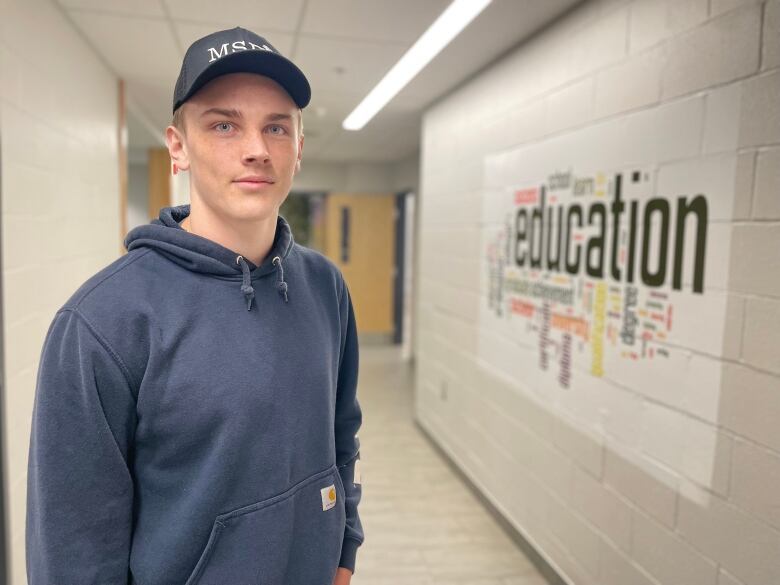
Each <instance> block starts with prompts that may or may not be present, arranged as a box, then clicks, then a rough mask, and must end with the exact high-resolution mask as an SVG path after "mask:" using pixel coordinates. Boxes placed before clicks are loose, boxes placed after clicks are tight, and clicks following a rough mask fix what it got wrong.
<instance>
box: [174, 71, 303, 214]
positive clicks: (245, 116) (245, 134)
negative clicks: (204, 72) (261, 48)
mask: <svg viewBox="0 0 780 585" xmlns="http://www.w3.org/2000/svg"><path fill="white" fill-rule="evenodd" d="M182 107H183V108H184V109H183V110H182V113H183V118H184V133H182V132H181V131H180V130H178V129H177V128H175V127H173V126H169V127H168V128H167V129H166V141H167V143H168V149H169V152H170V154H171V158H173V159H174V161H176V164H177V166H178V167H179V168H180V169H182V170H189V171H190V188H191V191H192V193H191V197H192V198H193V199H194V198H195V197H196V196H197V197H199V198H200V200H201V201H202V202H203V203H204V204H205V205H207V206H209V208H210V209H211V210H212V211H213V212H214V213H215V214H217V215H219V216H222V217H224V218H226V219H230V220H249V221H252V220H260V219H266V218H269V217H272V216H273V215H274V214H276V213H278V210H279V206H280V205H281V204H282V203H283V202H284V200H285V199H286V197H287V195H288V193H289V192H290V187H291V185H292V179H293V176H294V175H295V173H297V172H298V170H299V169H300V161H301V153H302V152H303V135H299V130H300V126H299V125H300V117H299V110H298V106H297V105H296V104H295V102H293V100H292V98H291V97H290V95H289V94H288V93H287V92H286V91H285V90H284V89H283V88H282V87H281V86H280V85H279V84H277V83H276V82H275V81H273V80H272V79H270V78H268V77H265V76H262V75H256V74H253V73H230V74H226V75H221V76H219V77H217V78H215V79H212V80H211V81H210V82H208V83H207V84H206V85H204V86H203V87H202V88H201V89H200V90H198V92H197V93H196V94H195V95H193V96H192V97H191V98H190V99H189V100H187V102H186V103H185V104H184V105H183V106H182Z"/></svg>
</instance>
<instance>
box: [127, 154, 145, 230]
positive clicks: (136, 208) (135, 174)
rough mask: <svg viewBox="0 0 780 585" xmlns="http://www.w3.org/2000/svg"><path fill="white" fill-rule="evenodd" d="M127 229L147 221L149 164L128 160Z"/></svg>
mask: <svg viewBox="0 0 780 585" xmlns="http://www.w3.org/2000/svg"><path fill="white" fill-rule="evenodd" d="M127 169H128V170H127V230H128V231H130V230H131V229H133V228H134V227H136V226H139V225H142V224H147V223H149V166H148V165H147V164H146V162H132V161H129V164H128V166H127Z"/></svg>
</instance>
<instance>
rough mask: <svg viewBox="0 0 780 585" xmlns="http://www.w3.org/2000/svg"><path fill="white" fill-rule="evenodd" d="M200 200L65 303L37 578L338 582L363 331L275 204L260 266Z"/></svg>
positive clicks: (352, 485) (89, 582)
mask: <svg viewBox="0 0 780 585" xmlns="http://www.w3.org/2000/svg"><path fill="white" fill-rule="evenodd" d="M188 214H189V205H182V206H177V207H167V208H164V209H163V210H162V211H161V212H160V216H159V218H158V219H154V220H153V221H152V222H151V223H149V224H147V225H143V226H139V227H137V228H135V229H133V230H131V231H130V232H129V233H128V235H127V237H126V239H125V246H126V247H127V249H128V253H127V254H126V255H124V256H122V257H121V258H119V259H118V260H116V261H115V262H113V263H112V264H110V265H109V266H107V267H106V268H104V269H103V270H101V271H100V272H98V273H97V274H95V275H94V276H92V277H91V278H90V279H89V280H87V281H86V282H85V283H84V284H83V285H82V286H81V287H80V288H79V289H78V290H77V291H76V292H75V293H74V294H73V296H72V297H71V298H70V299H69V300H68V301H67V302H66V303H65V304H64V305H63V306H62V308H61V309H60V310H59V311H58V312H57V313H56V315H55V317H54V320H53V321H52V323H51V326H50V327H49V330H48V333H47V335H46V339H45V342H44V345H43V350H42V353H41V361H40V366H39V370H38V377H37V383H36V394H35V402H34V410H33V418H32V434H31V437H30V450H29V468H28V470H29V472H28V484H27V488H28V492H27V526H26V544H27V550H26V555H27V557H26V560H27V575H28V581H29V585H119V584H123V585H124V584H136V585H195V584H196V583H197V584H198V585H309V584H311V585H331V584H332V582H333V578H334V576H335V574H336V569H337V567H339V566H342V567H346V568H348V569H350V570H352V571H354V569H355V558H356V554H357V548H358V546H360V544H361V543H362V542H363V538H364V536H363V528H362V525H361V522H360V518H359V516H358V504H359V502H360V498H361V485H360V473H359V469H356V466H357V465H358V461H359V455H360V453H359V447H360V443H359V440H358V437H357V432H358V429H359V427H360V425H361V421H362V414H361V409H360V406H359V403H358V400H357V380H358V338H357V331H356V326H355V316H354V313H353V309H352V301H351V298H350V295H349V291H348V289H347V286H346V284H345V282H344V279H343V276H342V274H341V272H340V270H339V269H338V267H337V266H336V265H335V264H333V263H332V262H331V261H330V260H328V259H327V258H326V257H325V256H323V255H322V254H320V253H318V252H316V251H314V250H311V249H308V248H305V247H303V246H301V245H299V244H296V243H294V241H293V237H292V233H291V231H290V226H289V224H288V223H287V221H286V220H285V219H284V218H283V217H282V216H279V217H278V220H277V226H276V232H275V239H274V243H273V247H272V249H271V252H270V253H269V254H268V256H267V257H266V259H265V260H263V262H262V264H261V265H260V266H256V265H254V264H253V263H252V262H251V261H249V260H247V259H245V258H243V257H242V256H239V255H238V254H236V253H235V252H233V251H231V250H229V249H227V248H225V247H223V246H221V245H220V244H217V243H216V242H213V241H211V240H208V239H206V238H203V237H201V236H198V235H195V234H192V233H189V232H187V231H185V230H184V229H183V228H181V227H180V226H179V222H181V220H183V219H184V218H185V217H186V216H187V215H188Z"/></svg>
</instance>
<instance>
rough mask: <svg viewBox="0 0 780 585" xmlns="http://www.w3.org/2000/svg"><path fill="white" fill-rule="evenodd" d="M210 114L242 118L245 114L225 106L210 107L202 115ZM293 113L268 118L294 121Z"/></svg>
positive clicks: (271, 115) (274, 120) (273, 115)
mask: <svg viewBox="0 0 780 585" xmlns="http://www.w3.org/2000/svg"><path fill="white" fill-rule="evenodd" d="M208 114H218V115H220V116H225V117H227V118H242V117H243V115H242V114H241V112H240V111H238V110H236V109H234V108H231V109H225V108H209V109H208V110H206V111H205V112H203V113H202V114H201V115H200V117H201V118H203V117H204V116H207V115H208ZM292 118H293V117H292V115H291V114H270V115H269V116H268V119H269V120H271V121H273V122H277V121H279V120H289V121H292Z"/></svg>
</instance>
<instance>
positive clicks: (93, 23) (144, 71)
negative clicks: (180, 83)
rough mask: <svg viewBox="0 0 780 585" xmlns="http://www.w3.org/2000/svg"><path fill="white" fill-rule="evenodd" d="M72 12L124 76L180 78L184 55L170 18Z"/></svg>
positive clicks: (84, 30) (88, 35) (93, 42)
mask: <svg viewBox="0 0 780 585" xmlns="http://www.w3.org/2000/svg"><path fill="white" fill-rule="evenodd" d="M71 15H72V17H73V20H74V22H75V23H76V26H78V27H79V28H80V29H81V32H82V33H83V34H84V36H86V37H87V38H88V39H89V40H90V41H91V42H92V44H93V45H94V46H95V48H96V49H97V50H99V51H101V53H102V54H103V56H104V57H105V59H106V60H107V61H108V62H109V63H110V64H111V66H112V67H113V68H114V70H115V71H116V72H117V74H119V75H120V76H121V77H125V78H127V77H132V76H154V77H160V78H162V79H167V78H172V79H173V81H172V83H174V82H175V81H176V77H177V76H178V74H179V68H180V67H181V57H180V56H179V49H178V48H177V47H176V43H175V42H174V40H173V35H172V34H171V29H170V27H169V26H168V23H167V22H166V21H162V20H160V21H157V20H145V19H136V18H128V17H124V16H111V15H107V14H99V13H96V12H79V11H73V12H72V13H71Z"/></svg>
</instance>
